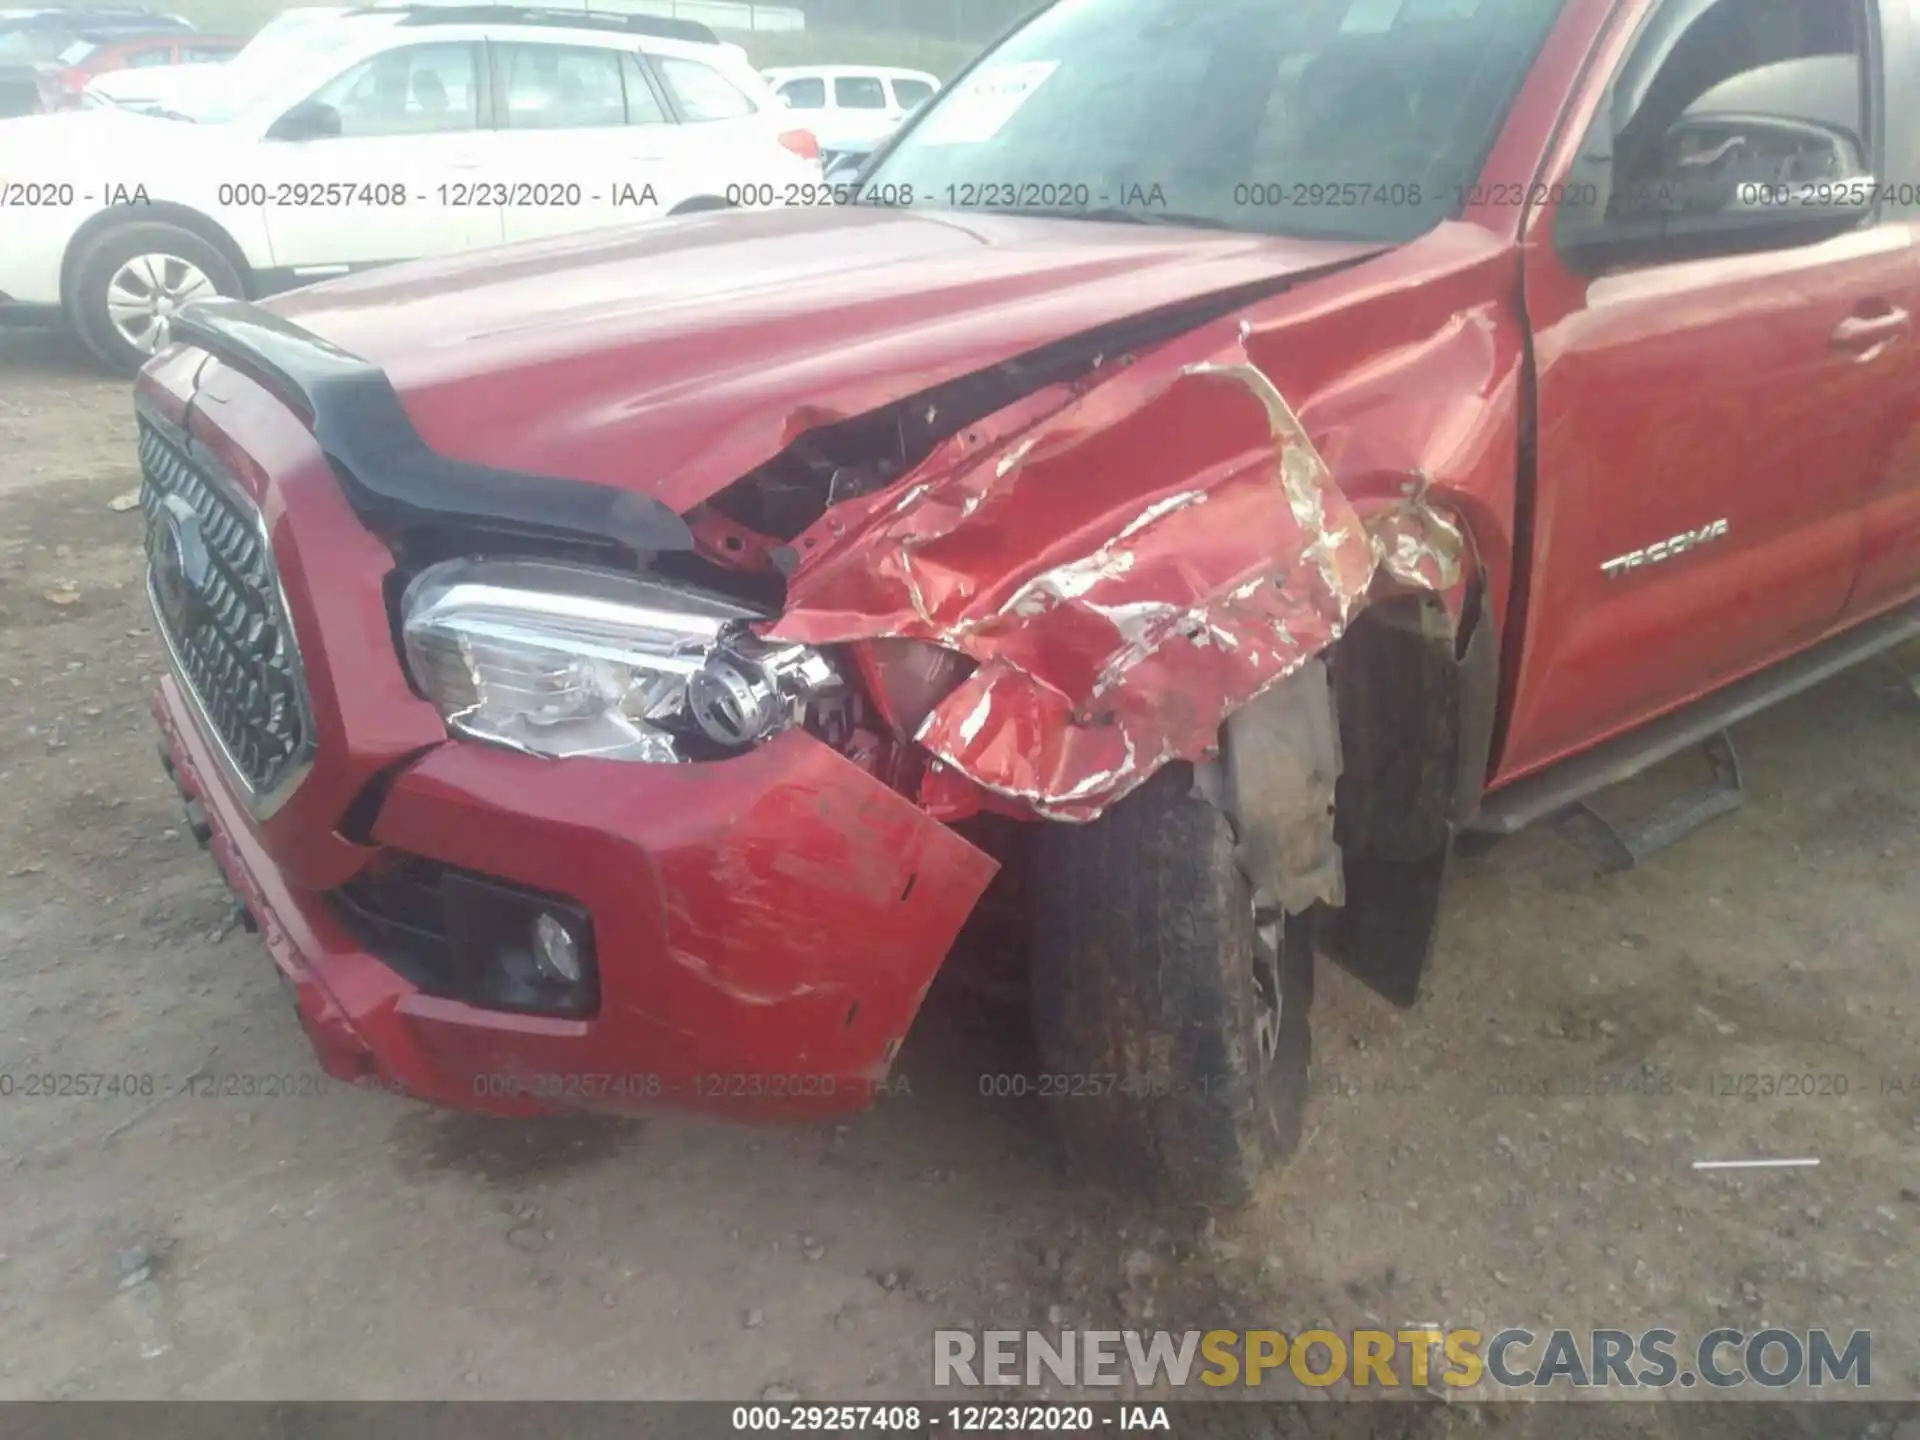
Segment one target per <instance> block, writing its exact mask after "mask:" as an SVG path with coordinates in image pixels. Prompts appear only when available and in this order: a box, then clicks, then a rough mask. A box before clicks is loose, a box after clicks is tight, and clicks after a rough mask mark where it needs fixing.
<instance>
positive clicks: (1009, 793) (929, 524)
mask: <svg viewBox="0 0 1920 1440" xmlns="http://www.w3.org/2000/svg"><path fill="white" fill-rule="evenodd" d="M1187 353H1188V354H1189V355H1191V354H1192V352H1191V351H1188V352H1187ZM904 493H905V494H906V495H908V496H911V497H912V501H913V503H911V504H909V503H906V502H905V501H903V502H902V503H901V504H898V505H880V506H876V507H873V508H872V509H871V510H869V511H868V512H867V513H866V515H865V516H864V518H863V519H860V520H858V521H856V522H855V523H854V524H853V525H852V526H851V527H846V528H847V533H845V534H843V535H839V536H835V535H834V534H833V530H834V528H835V527H836V526H837V525H839V523H840V522H839V520H838V518H837V517H832V516H829V517H828V518H827V519H825V520H823V521H822V522H821V524H820V525H819V526H818V527H816V530H815V531H811V532H809V534H808V536H805V537H802V540H801V544H802V547H803V551H804V553H806V554H807V555H808V559H807V560H806V562H805V563H804V564H803V565H802V566H801V567H800V568H799V570H798V571H797V572H796V573H795V575H794V576H793V577H792V579H791V581H790V584H789V587H788V608H787V612H786V614H785V615H784V616H783V617H782V618H781V619H780V620H779V621H778V622H777V623H776V624H775V625H774V626H772V627H770V629H769V633H770V634H771V635H773V636H776V637H778V638H783V639H790V640H796V641H803V642H808V643H813V644H827V643H835V642H847V641H855V640H863V639H874V638H879V637H883V636H893V637H900V638H905V639H918V640H924V641H929V642H932V643H934V644H938V645H943V646H946V647H947V648H950V649H953V650H957V651H961V652H963V653H965V654H966V655H968V656H970V657H971V658H972V659H973V660H975V661H976V662H977V664H978V668H977V669H976V670H975V671H974V672H973V673H972V674H971V675H970V676H969V677H968V678H967V679H966V680H965V681H964V682H962V683H961V685H960V686H959V687H958V688H957V689H956V690H955V691H954V692H953V693H952V694H950V695H949V696H947V697H946V698H945V700H943V701H942V702H941V703H940V705H938V706H937V707H936V708H935V709H934V710H933V712H932V713H931V714H930V715H929V716H928V717H927V718H926V720H925V722H924V723H923V724H922V725H921V727H920V729H919V732H918V734H917V736H916V737H915V738H916V739H917V740H918V741H919V743H920V744H921V745H922V746H923V747H924V748H925V749H926V750H928V751H929V752H930V753H931V754H932V755H933V756H934V757H935V758H937V759H938V760H940V761H943V762H945V764H946V765H948V766H950V767H951V768H952V769H953V770H954V771H956V772H958V773H959V774H960V775H963V776H965V777H966V778H968V779H970V780H972V781H973V782H974V783H975V784H977V785H979V786H981V787H983V788H985V789H986V790H989V791H991V792H993V793H994V794H996V795H999V796H1001V797H1004V798H1006V799H1010V800H1015V801H1020V802H1024V803H1025V804H1026V805H1027V806H1029V807H1031V809H1032V810H1033V811H1034V812H1036V813H1038V814H1040V815H1045V816H1049V817H1052V818H1057V819H1064V820H1087V819H1091V818H1093V817H1094V816H1096V815H1098V814H1100V813H1101V812H1102V811H1103V810H1104V809H1106V808H1107V807H1108V806H1110V805H1112V804H1113V803H1114V801H1116V800H1118V799H1119V798H1120V797H1121V796H1123V795H1125V794H1126V793H1128V792H1129V791H1130V790H1132V789H1133V788H1134V787H1135V786H1137V785H1139V784H1140V783H1141V782H1142V781H1144V780H1145V779H1146V778H1147V777H1148V776H1150V775H1151V774H1152V773H1153V772H1154V771H1155V770H1157V769H1158V768H1159V767H1160V766H1162V765H1164V764H1166V763H1167V762H1169V761H1171V760H1174V759H1189V760H1192V759H1198V758H1200V757H1201V756H1202V755H1203V754H1205V753H1206V752H1207V751H1208V750H1209V749H1210V748H1211V747H1212V746H1213V745H1214V744H1215V743H1216V741H1217V737H1218V735H1219V731H1220V726H1221V724H1222V722H1223V721H1224V719H1225V718H1226V717H1227V716H1228V715H1229V714H1231V713H1232V712H1233V711H1235V710H1237V709H1239V708H1240V707H1241V706H1243V705H1245V704H1246V703H1247V702H1248V701H1249V700H1251V699H1253V698H1254V697H1255V696H1257V695H1259V694H1261V693H1262V692H1263V691H1265V690H1266V689H1268V688H1269V687H1270V686H1272V685H1275V684H1277V683H1278V682H1279V681H1281V680H1282V679H1284V678H1285V677H1286V676H1287V675H1288V674H1290V673H1291V672H1292V671H1293V670H1294V669H1295V668H1297V667H1298V666H1299V665H1300V664H1302V663H1303V662H1305V661H1306V660H1307V659H1308V658H1310V657H1311V656H1313V655H1315V654H1318V653H1319V652H1320V651H1321V650H1323V649H1325V648H1326V647H1327V646H1328V645H1329V644H1331V643H1332V642H1333V641H1334V640H1335V639H1337V638H1338V637H1339V636H1340V635H1341V634H1342V633H1343V631H1344V630H1345V629H1346V626H1347V624H1348V623H1349V621H1350V620H1351V618H1352V617H1353V615H1354V614H1355V613H1356V611H1357V610H1358V609H1359V608H1360V607H1361V606H1363V605H1364V604H1365V603H1366V598H1367V594H1368V588H1369V586H1370V584H1371V583H1372V581H1373V578H1374V574H1375V571H1376V566H1377V565H1385V566H1386V567H1387V568H1388V569H1389V570H1390V571H1392V572H1393V573H1395V574H1396V575H1398V574H1399V573H1400V570H1401V569H1402V568H1406V567H1407V566H1409V565H1412V564H1413V556H1412V552H1410V551H1409V552H1406V558H1405V559H1404V560H1403V558H1402V556H1403V552H1402V549H1401V543H1400V538H1399V537H1400V536H1401V535H1402V534H1404V533H1406V532H1405V531H1402V530H1393V531H1389V532H1386V533H1387V538H1386V539H1385V540H1384V541H1383V540H1382V539H1379V538H1377V537H1375V536H1374V535H1371V534H1370V533H1369V527H1368V526H1367V525H1365V524H1363V523H1362V520H1361V516H1360V514H1359V513H1358V512H1357V511H1356V509H1355V508H1354V505H1353V503H1352V502H1351V501H1350V500H1349V499H1348V497H1347V496H1346V494H1345V493H1344V492H1343V491H1342V490H1341V489H1340V487H1339V486H1338V485H1337V484H1335V483H1334V480H1333V477H1332V474H1331V473H1330V471H1329V470H1328V468H1327V466H1326V464H1325V462H1324V461H1323V460H1322V459H1321V457H1320V455H1319V453H1318V452H1317V451H1316V450H1315V448H1314V446H1313V444H1312V443H1311V441H1310V440H1309V439H1308V436H1307V434H1306V431H1305V430H1304V428H1303V427H1302V426H1301V424H1300V421H1299V419H1298V417H1297V416H1296V415H1295V414H1294V412H1293V409H1292V407H1291V406H1289V405H1288V404H1287V402H1286V400H1285V398H1284V397H1283V396H1282V395H1281V394H1280V392H1279V390H1278V389H1277V388H1276V387H1275V386H1274V384H1273V382H1272V381H1271V380H1269V379H1268V378H1267V377H1266V375H1264V374H1263V373H1262V372H1261V371H1259V370H1258V369H1256V368H1255V367H1254V366H1253V365H1252V364H1251V363H1250V362H1249V361H1248V360H1247V359H1246V356H1245V353H1244V351H1242V350H1241V349H1240V346H1239V344H1238V343H1237V342H1236V343H1235V344H1233V345H1232V347H1231V349H1230V350H1229V351H1228V353H1227V354H1225V355H1224V356H1222V357H1219V358H1217V359H1212V360H1208V361H1206V362H1205V363H1201V364H1187V365H1184V366H1183V365H1178V364H1175V363H1173V362H1172V361H1169V360H1167V359H1165V358H1163V357H1159V356H1147V357H1144V358H1142V359H1140V360H1138V361H1136V362H1135V363H1133V364H1131V365H1129V366H1128V367H1126V368H1125V369H1124V370H1120V371H1118V372H1116V373H1115V374H1113V375H1112V376H1111V377H1110V378H1108V379H1106V380H1104V381H1103V382H1102V383H1101V384H1099V385H1096V386H1093V387H1091V388H1090V389H1088V390H1087V391H1085V392H1083V393H1082V394H1080V395H1079V396H1077V397H1076V398H1075V399H1074V400H1073V401H1072V402H1071V403H1069V404H1067V405H1065V406H1063V407H1061V408H1059V409H1058V410H1056V411H1054V412H1053V413H1051V414H1049V415H1047V416H1046V417H1045V418H1044V419H1043V420H1041V421H1040V422H1039V423H1038V424H1037V425H1036V426H1035V427H1034V429H1033V430H1032V431H1031V432H1029V433H1028V434H1026V435H1025V436H1024V437H1023V438H1021V439H1020V440H1019V441H1018V443H1015V444H1011V445H1004V446H999V447H979V448H975V449H972V450H967V449H963V448H960V447H943V448H942V449H941V450H939V451H937V452H936V453H935V454H934V455H933V456H932V457H930V458H929V459H928V460H927V461H926V462H925V463H924V464H922V465H921V466H920V467H918V468H917V469H916V470H915V471H914V473H913V474H912V476H911V477H910V483H909V484H908V485H907V486H906V488H905V492H904ZM1416 508H1417V509H1418V510H1419V511H1421V512H1423V513H1424V512H1427V511H1428V510H1429V509H1430V507H1428V506H1426V505H1425V504H1424V500H1422V502H1421V503H1420V504H1419V505H1418V506H1417V507H1416ZM1391 513H1398V512H1391ZM1434 519H1435V521H1436V522H1437V524H1438V526H1440V527H1443V528H1444V527H1446V526H1448V525H1450V523H1451V522H1448V521H1446V519H1445V517H1442V516H1438V515H1437V513H1436V514H1435V515H1434ZM1434 533H1435V534H1436V535H1438V536H1440V538H1442V539H1443V538H1444V536H1443V535H1441V534H1440V531H1435V532H1434ZM1454 534H1455V536H1456V538H1457V534H1458V532H1457V531H1455V532H1454ZM809 541H811V542H812V543H811V545H810V544H809ZM1382 545H1384V546H1385V549H1384V550H1382V549H1381V547H1382ZM1453 553H1454V556H1455V561H1456V565H1457V559H1458V551H1457V550H1456V551H1454V552H1453ZM1428 558H1431V557H1428ZM1427 568H1428V569H1438V570H1440V571H1441V572H1444V566H1432V565H1429V566H1428V567H1427Z"/></svg>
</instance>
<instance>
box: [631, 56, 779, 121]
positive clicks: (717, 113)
mask: <svg viewBox="0 0 1920 1440" xmlns="http://www.w3.org/2000/svg"><path fill="white" fill-rule="evenodd" d="M653 63H654V67H655V69H657V70H658V71H659V73H660V78H661V79H662V80H663V81H665V82H666V86H667V89H669V90H670V91H672V92H673V99H674V103H675V104H677V105H678V106H679V107H680V113H681V115H682V116H684V117H685V118H686V119H688V120H693V121H699V120H738V119H740V118H741V117H742V116H743V115H755V114H758V113H759V109H760V107H759V106H757V105H755V104H754V103H753V101H751V100H749V99H748V98H747V97H746V95H745V94H744V93H742V91H741V90H740V89H739V87H738V86H736V85H735V84H734V83H733V82H732V81H731V80H729V79H727V77H726V76H724V75H722V74H721V73H720V72H719V71H718V70H716V69H714V68H713V67H712V66H711V65H702V64H701V63H700V62H699V61H698V60H688V59H685V58H683V57H681V56H679V55H655V56H654V57H653Z"/></svg>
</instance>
